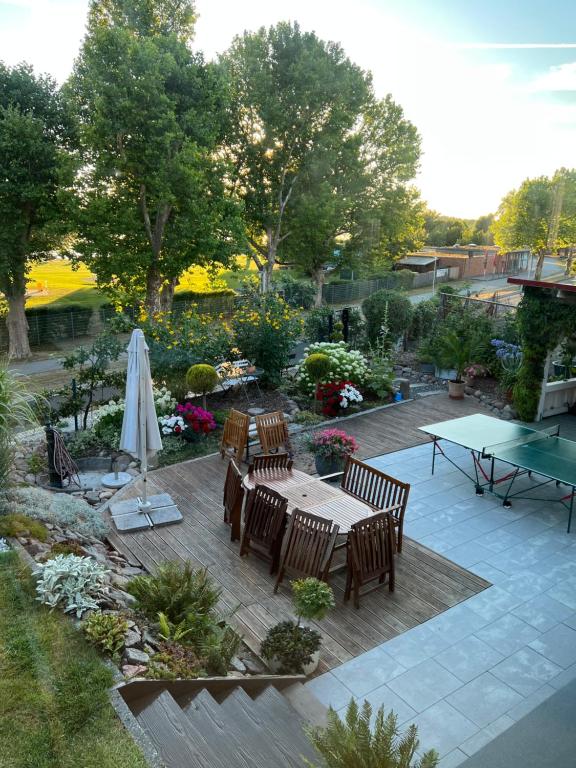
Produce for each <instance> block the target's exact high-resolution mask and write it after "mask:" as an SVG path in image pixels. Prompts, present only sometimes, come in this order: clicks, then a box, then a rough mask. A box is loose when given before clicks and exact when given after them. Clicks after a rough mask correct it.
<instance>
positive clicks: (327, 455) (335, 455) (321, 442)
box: [308, 429, 358, 477]
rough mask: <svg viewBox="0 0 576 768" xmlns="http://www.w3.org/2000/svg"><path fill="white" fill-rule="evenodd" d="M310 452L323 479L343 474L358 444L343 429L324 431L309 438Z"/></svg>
mask: <svg viewBox="0 0 576 768" xmlns="http://www.w3.org/2000/svg"><path fill="white" fill-rule="evenodd" d="M308 450H309V451H310V452H311V453H313V454H314V461H315V464H316V471H317V472H318V474H319V475H320V477H323V476H324V475H332V474H335V473H336V472H341V471H342V470H343V469H344V464H345V463H346V459H347V458H348V456H351V455H352V454H353V453H355V452H356V451H357V450H358V444H357V443H356V440H355V439H354V438H353V437H352V436H351V435H347V434H346V432H344V431H343V430H341V429H322V430H321V431H319V432H313V433H312V434H311V435H310V436H309V437H308Z"/></svg>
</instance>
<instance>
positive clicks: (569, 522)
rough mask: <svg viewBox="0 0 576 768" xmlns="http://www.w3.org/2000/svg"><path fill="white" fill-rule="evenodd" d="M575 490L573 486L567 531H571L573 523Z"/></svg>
mask: <svg viewBox="0 0 576 768" xmlns="http://www.w3.org/2000/svg"><path fill="white" fill-rule="evenodd" d="M575 490H576V489H575V488H574V486H572V493H571V495H570V509H569V512H568V530H567V531H566V533H570V527H571V525H572V512H573V510H574V491H575Z"/></svg>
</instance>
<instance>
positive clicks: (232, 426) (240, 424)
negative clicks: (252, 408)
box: [220, 409, 250, 462]
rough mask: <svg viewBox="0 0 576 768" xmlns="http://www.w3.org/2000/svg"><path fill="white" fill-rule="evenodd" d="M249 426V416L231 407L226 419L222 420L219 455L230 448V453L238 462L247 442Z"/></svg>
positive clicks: (222, 454)
mask: <svg viewBox="0 0 576 768" xmlns="http://www.w3.org/2000/svg"><path fill="white" fill-rule="evenodd" d="M249 426H250V416H248V414H246V413H242V412H241V411H235V410H234V409H232V410H231V411H230V414H229V416H228V418H227V419H226V421H225V422H224V431H223V434H222V440H221V442H220V455H221V456H222V458H224V455H225V454H226V453H228V452H229V451H230V450H231V451H232V455H233V456H234V457H235V458H236V459H237V460H238V461H239V462H240V461H242V459H243V457H244V452H245V450H246V446H247V444H248V429H249Z"/></svg>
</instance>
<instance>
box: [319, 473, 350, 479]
mask: <svg viewBox="0 0 576 768" xmlns="http://www.w3.org/2000/svg"><path fill="white" fill-rule="evenodd" d="M343 474H344V472H343V471H342V472H333V473H332V474H331V475H322V477H319V478H318V480H330V479H331V478H332V477H341V476H342V475H343Z"/></svg>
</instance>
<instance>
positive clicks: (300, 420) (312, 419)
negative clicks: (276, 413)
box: [294, 411, 324, 427]
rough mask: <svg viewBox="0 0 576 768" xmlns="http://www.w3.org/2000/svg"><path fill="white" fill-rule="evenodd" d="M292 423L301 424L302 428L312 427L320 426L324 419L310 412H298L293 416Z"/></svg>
mask: <svg viewBox="0 0 576 768" xmlns="http://www.w3.org/2000/svg"><path fill="white" fill-rule="evenodd" d="M294 421H295V422H296V424H302V426H304V427H313V426H314V425H315V424H321V423H322V422H323V421H324V417H323V416H321V415H320V414H319V413H313V412H312V411H298V412H297V413H296V414H294Z"/></svg>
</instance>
